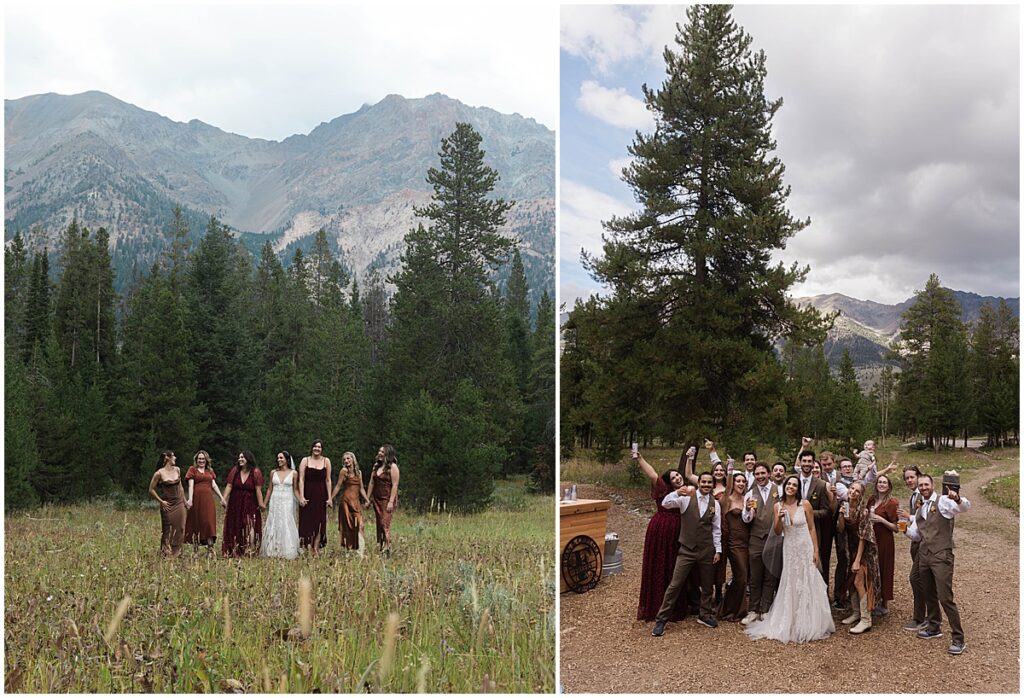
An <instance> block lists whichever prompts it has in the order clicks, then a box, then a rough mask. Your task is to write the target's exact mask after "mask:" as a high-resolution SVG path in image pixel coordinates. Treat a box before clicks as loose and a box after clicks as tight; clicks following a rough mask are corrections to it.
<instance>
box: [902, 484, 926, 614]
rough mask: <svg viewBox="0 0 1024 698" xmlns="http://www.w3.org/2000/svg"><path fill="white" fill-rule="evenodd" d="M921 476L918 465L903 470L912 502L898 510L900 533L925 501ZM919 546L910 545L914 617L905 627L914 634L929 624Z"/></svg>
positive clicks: (912, 542) (905, 528)
mask: <svg viewBox="0 0 1024 698" xmlns="http://www.w3.org/2000/svg"><path fill="white" fill-rule="evenodd" d="M920 475H921V470H920V469H919V468H918V467H917V466H916V465H908V466H906V467H904V468H903V482H904V484H906V486H907V489H908V490H910V501H909V502H908V504H907V506H908V507H909V509H897V510H896V513H897V515H898V516H899V521H900V524H901V528H900V533H906V530H907V527H908V525H909V522H910V519H912V518H913V517H914V516H915V515H916V514H917V508H918V507H919V506H921V502H922V501H923V498H922V497H921V493H920V492H919V491H918V489H917V478H918V477H919V476H920ZM919 546H920V543H918V542H917V541H911V543H910V590H911V591H912V592H913V595H914V615H913V616H911V618H910V622H909V623H907V624H906V625H904V626H903V629H904V630H909V631H910V632H914V633H916V632H919V631H921V630H924V629H925V628H926V627H928V622H927V621H926V620H925V618H926V617H927V612H926V610H925V593H924V585H923V584H922V582H921V570H920V567H919V566H918V564H917V550H918V547H919Z"/></svg>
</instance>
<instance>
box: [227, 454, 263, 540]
mask: <svg viewBox="0 0 1024 698" xmlns="http://www.w3.org/2000/svg"><path fill="white" fill-rule="evenodd" d="M224 499H225V500H226V501H227V503H228V504H227V513H226V514H225V515H224V542H223V543H222V544H221V552H222V553H223V554H224V555H226V556H230V557H247V556H253V557H255V556H256V555H259V552H260V543H261V542H262V540H263V517H262V516H261V515H260V511H265V510H266V508H267V507H266V505H265V504H264V503H263V473H261V472H260V469H259V468H257V467H256V459H255V458H253V455H252V453H251V452H249V451H243V452H242V453H239V454H238V465H236V466H235V467H234V468H232V469H231V472H229V473H228V485H227V487H225V488H224Z"/></svg>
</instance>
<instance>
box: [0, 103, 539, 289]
mask: <svg viewBox="0 0 1024 698" xmlns="http://www.w3.org/2000/svg"><path fill="white" fill-rule="evenodd" d="M460 121H462V122H468V123H470V124H471V125H472V126H473V127H474V128H475V129H476V130H477V132H479V133H480V135H481V136H482V138H483V141H482V144H481V147H482V148H483V149H484V151H485V153H486V156H485V162H486V163H487V164H488V165H490V166H491V167H493V168H495V169H496V170H497V171H498V174H499V175H500V180H499V182H498V185H497V187H496V189H495V192H494V195H495V196H500V197H503V198H505V199H511V200H514V201H515V206H514V207H513V208H512V209H511V211H510V212H509V214H508V220H507V224H506V226H505V228H504V231H503V232H505V233H506V234H509V235H513V236H515V237H517V238H518V239H520V240H521V243H522V244H521V251H522V254H523V262H524V266H525V267H526V271H527V280H528V282H529V284H530V287H531V290H532V291H533V292H534V294H535V297H536V296H538V295H539V293H540V291H541V290H547V291H548V293H549V294H550V295H551V296H552V297H553V296H554V253H555V229H554V228H555V225H554V224H555V212H554V198H555V179H554V177H555V154H554V147H555V137H554V132H553V131H551V130H550V129H548V128H546V127H545V126H543V125H541V124H538V123H537V122H536V121H535V120H533V119H529V118H524V117H522V116H520V115H518V114H511V115H509V114H501V113H499V112H497V111H494V110H493V109H488V108H486V107H469V106H467V105H465V104H463V103H461V102H459V101H457V100H455V99H451V98H449V97H446V96H444V95H441V94H433V95H430V96H428V97H424V98H421V99H406V98H404V97H401V96H399V95H389V96H387V97H385V98H384V99H383V100H381V101H380V102H378V103H377V104H374V105H364V106H363V107H362V108H360V109H359V110H358V111H356V112H353V113H351V114H345V115H342V116H339V117H337V118H335V119H332V120H331V121H329V122H325V123H322V124H320V125H319V126H317V127H316V128H315V129H313V130H312V131H311V132H310V133H308V134H304V135H303V134H298V135H293V136H290V137H288V138H286V139H284V140H282V141H279V142H278V141H271V140H264V139H259V138H247V137H245V136H241V135H237V134H234V133H227V132H225V131H223V130H221V129H219V128H216V127H215V126H211V125H209V124H206V123H203V122H201V121H198V120H192V121H190V122H188V123H181V122H176V121H173V120H171V119H169V118H167V117H164V116H161V115H159V114H157V113H154V112H151V111H146V110H144V109H141V108H139V107H136V106H133V105H131V104H128V103H126V102H123V101H121V100H118V99H116V98H114V97H112V96H110V95H108V94H105V93H102V92H85V93H82V94H77V95H70V96H66V95H58V94H52V93H50V94H40V95H33V96H29V97H23V98H21V99H15V100H5V101H4V135H5V171H4V179H5V204H4V221H5V229H6V239H7V240H9V239H10V238H11V237H12V236H13V234H14V232H15V231H18V230H21V231H22V233H23V234H25V235H26V241H27V244H28V245H29V247H30V248H35V249H38V248H41V247H43V246H44V245H48V246H49V249H50V250H51V252H52V251H53V250H54V249H55V246H56V241H57V239H58V236H59V233H60V230H61V229H62V228H64V227H66V225H67V223H68V222H69V221H70V220H71V219H72V218H73V217H77V219H78V221H79V222H80V223H81V224H83V225H85V226H87V227H89V228H91V229H95V228H98V227H100V226H103V227H106V228H107V230H108V232H109V234H110V240H111V252H112V256H113V258H114V265H115V269H116V271H117V273H118V283H119V285H120V284H122V283H124V281H125V279H126V277H129V276H130V275H131V274H133V273H134V272H135V271H138V270H145V269H146V268H147V267H148V266H149V265H150V264H151V263H152V262H153V261H154V260H155V259H157V257H158V256H159V254H160V252H161V250H162V249H163V247H164V246H165V244H166V243H167V238H166V231H167V229H168V227H169V224H170V221H171V212H172V211H173V208H174V206H175V205H180V206H182V208H183V209H184V211H185V213H186V218H187V219H188V221H189V223H190V227H191V229H192V235H193V236H194V237H197V236H199V235H201V234H202V232H203V231H204V230H205V227H206V222H207V221H208V220H209V217H210V215H216V216H217V217H218V218H220V219H221V220H222V221H223V222H225V223H227V224H228V225H230V226H231V227H232V228H234V229H235V230H237V231H238V232H239V234H240V235H241V238H242V240H243V241H244V242H245V243H246V244H247V245H248V246H249V247H250V249H253V250H257V249H258V248H259V247H260V246H262V244H263V243H264V242H265V241H266V240H270V241H271V243H272V244H273V247H274V250H275V251H276V252H278V253H279V254H280V255H281V256H282V257H284V258H290V255H291V254H292V253H293V251H294V249H295V248H296V247H299V248H303V249H308V248H309V247H310V246H311V245H312V240H313V237H314V235H315V233H316V231H317V230H318V229H319V228H321V227H323V228H324V229H325V230H326V231H327V234H328V239H329V243H330V245H331V247H332V250H333V251H334V252H335V254H336V255H337V256H338V258H339V259H340V260H341V262H342V264H343V265H344V266H345V267H346V268H348V269H349V270H350V271H352V272H355V273H356V274H358V275H360V276H362V275H363V274H364V273H366V272H367V271H368V270H370V269H375V268H376V269H381V270H382V271H383V272H385V273H389V272H391V271H393V270H395V269H396V268H397V265H398V264H399V257H400V255H401V253H402V251H403V249H404V245H403V238H404V236H405V234H406V232H408V230H409V229H410V228H411V227H413V225H414V224H415V222H416V220H417V219H416V216H415V214H414V213H413V208H414V207H416V206H422V205H424V204H425V203H427V202H428V201H429V198H430V194H431V188H430V185H429V184H428V183H427V181H426V175H427V170H428V169H429V168H430V167H438V166H439V158H438V155H437V152H438V150H439V149H440V142H441V139H442V138H443V137H445V136H447V135H448V134H450V133H451V132H452V131H453V130H454V128H455V124H456V123H457V122H460ZM30 231H31V232H30ZM284 261H286V262H287V261H288V259H285V260H284Z"/></svg>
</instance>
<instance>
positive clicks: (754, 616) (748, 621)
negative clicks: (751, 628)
mask: <svg viewBox="0 0 1024 698" xmlns="http://www.w3.org/2000/svg"><path fill="white" fill-rule="evenodd" d="M758 618H760V616H758V615H757V614H756V613H754V612H753V611H751V612H750V613H748V614H747V615H745V616H744V617H743V620H741V621H740V623H743V625H750V624H751V623H753V622H754V621H755V620H757V619H758Z"/></svg>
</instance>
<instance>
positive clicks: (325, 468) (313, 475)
mask: <svg viewBox="0 0 1024 698" xmlns="http://www.w3.org/2000/svg"><path fill="white" fill-rule="evenodd" d="M330 491H331V459H330V458H325V457H324V442H323V441H321V440H320V439H317V440H316V441H314V442H313V448H312V452H311V453H310V455H308V456H306V457H305V458H303V459H302V462H301V463H299V507H300V508H299V545H301V546H302V547H303V548H311V549H312V550H313V557H319V555H320V548H322V547H324V546H325V545H327V508H328V507H330V506H332V504H331V499H330V497H328V496H327V493H328V492H330Z"/></svg>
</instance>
